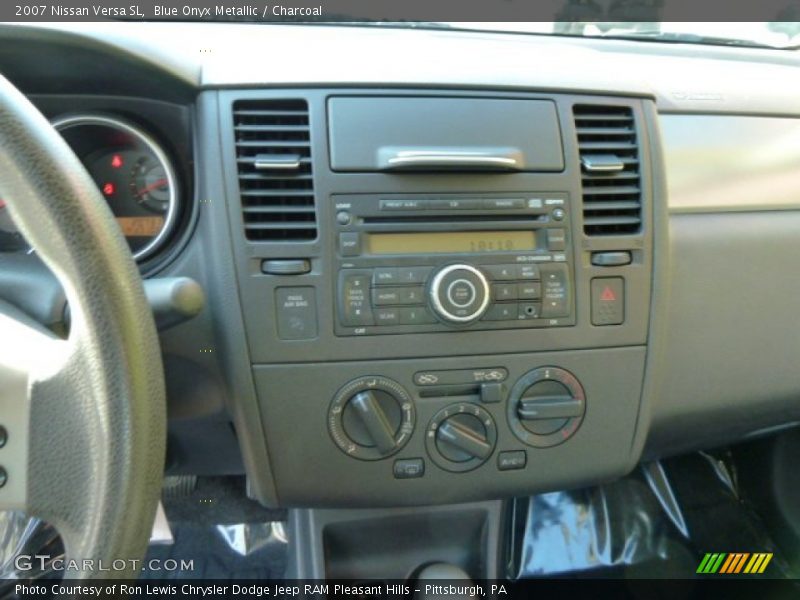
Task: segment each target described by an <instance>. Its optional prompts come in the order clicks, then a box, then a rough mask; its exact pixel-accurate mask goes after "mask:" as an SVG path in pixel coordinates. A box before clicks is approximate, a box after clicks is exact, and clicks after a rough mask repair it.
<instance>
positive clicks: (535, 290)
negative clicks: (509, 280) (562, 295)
mask: <svg viewBox="0 0 800 600" xmlns="http://www.w3.org/2000/svg"><path fill="white" fill-rule="evenodd" d="M517 295H518V297H519V299H520V300H538V299H539V298H541V297H542V284H541V282H539V281H526V282H525V283H518V284H517Z"/></svg>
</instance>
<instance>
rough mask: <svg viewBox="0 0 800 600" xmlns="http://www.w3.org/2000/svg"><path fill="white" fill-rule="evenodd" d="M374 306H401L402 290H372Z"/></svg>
mask: <svg viewBox="0 0 800 600" xmlns="http://www.w3.org/2000/svg"><path fill="white" fill-rule="evenodd" d="M372 304H374V305H375V306H386V305H387V304H400V288H375V289H373V290H372Z"/></svg>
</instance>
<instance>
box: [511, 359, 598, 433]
mask: <svg viewBox="0 0 800 600" xmlns="http://www.w3.org/2000/svg"><path fill="white" fill-rule="evenodd" d="M585 413H586V396H585V394H584V392H583V387H581V384H580V383H579V382H578V380H577V379H576V378H575V376H574V375H572V373H570V372H569V371H565V370H564V369H560V368H558V367H542V368H541V369H536V370H534V371H531V372H529V373H527V374H526V375H524V376H522V377H521V378H520V380H519V381H517V383H516V384H515V385H514V388H513V389H512V390H511V394H510V395H509V399H508V423H509V425H510V426H511V430H512V431H513V432H514V434H515V435H516V436H517V437H518V438H519V439H520V440H522V441H523V442H525V443H526V444H529V445H531V446H535V447H537V448H548V447H550V446H555V445H557V444H560V443H561V442H563V441H565V440H567V439H569V438H570V437H571V436H572V435H573V434H574V433H575V432H576V431H577V430H578V427H579V426H580V424H581V421H582V420H583V416H584V414H585Z"/></svg>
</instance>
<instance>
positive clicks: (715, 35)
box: [436, 21, 800, 49]
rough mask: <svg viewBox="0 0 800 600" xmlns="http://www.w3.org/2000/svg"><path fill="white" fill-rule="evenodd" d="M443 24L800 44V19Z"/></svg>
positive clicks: (620, 36)
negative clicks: (726, 21)
mask: <svg viewBox="0 0 800 600" xmlns="http://www.w3.org/2000/svg"><path fill="white" fill-rule="evenodd" d="M436 25H439V26H442V27H452V28H457V29H480V30H485V31H502V32H516V33H535V34H549V35H567V36H581V37H605V38H617V39H645V40H653V41H667V42H678V43H691V44H716V45H736V46H753V47H765V48H782V49H795V48H798V47H800V22H789V21H781V22H762V23H754V22H749V23H702V22H700V23H688V22H687V23H685V22H675V23H670V22H658V21H646V22H633V21H630V22H588V21H575V22H555V23H506V22H503V23H500V22H498V23H488V22H486V23H459V22H447V23H437V24H436Z"/></svg>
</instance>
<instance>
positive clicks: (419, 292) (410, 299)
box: [400, 285, 424, 304]
mask: <svg viewBox="0 0 800 600" xmlns="http://www.w3.org/2000/svg"><path fill="white" fill-rule="evenodd" d="M423 301H424V292H423V289H422V286H417V285H415V286H413V287H405V288H400V304H422V303H423Z"/></svg>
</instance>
